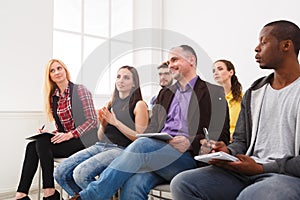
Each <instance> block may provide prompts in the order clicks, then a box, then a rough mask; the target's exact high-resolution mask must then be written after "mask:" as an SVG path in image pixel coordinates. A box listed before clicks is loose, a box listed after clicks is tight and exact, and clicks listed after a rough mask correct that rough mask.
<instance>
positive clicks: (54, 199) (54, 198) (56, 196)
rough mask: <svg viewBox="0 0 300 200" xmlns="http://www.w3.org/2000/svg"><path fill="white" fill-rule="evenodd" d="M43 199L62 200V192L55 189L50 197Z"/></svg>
mask: <svg viewBox="0 0 300 200" xmlns="http://www.w3.org/2000/svg"><path fill="white" fill-rule="evenodd" d="M43 200H60V194H59V192H58V191H57V190H55V192H54V194H53V195H51V196H49V197H43ZM62 200H63V199H62Z"/></svg>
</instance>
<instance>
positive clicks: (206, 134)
mask: <svg viewBox="0 0 300 200" xmlns="http://www.w3.org/2000/svg"><path fill="white" fill-rule="evenodd" d="M203 132H204V135H205V139H206V140H207V144H208V145H209V152H211V150H212V147H211V145H210V139H209V136H208V131H207V129H206V128H205V127H204V128H203Z"/></svg>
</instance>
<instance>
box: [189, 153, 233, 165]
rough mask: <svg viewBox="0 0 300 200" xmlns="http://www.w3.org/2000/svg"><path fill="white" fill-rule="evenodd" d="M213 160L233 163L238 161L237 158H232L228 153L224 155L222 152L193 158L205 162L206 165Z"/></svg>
mask: <svg viewBox="0 0 300 200" xmlns="http://www.w3.org/2000/svg"><path fill="white" fill-rule="evenodd" d="M213 158H215V159H220V160H228V161H233V162H234V161H238V160H239V159H238V158H237V157H234V156H232V155H230V154H228V153H225V152H223V151H219V152H214V153H209V154H204V155H199V156H195V157H194V159H195V160H198V161H201V162H205V163H208V162H209V161H210V160H211V159H213Z"/></svg>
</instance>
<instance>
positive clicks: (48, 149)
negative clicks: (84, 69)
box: [15, 59, 97, 200]
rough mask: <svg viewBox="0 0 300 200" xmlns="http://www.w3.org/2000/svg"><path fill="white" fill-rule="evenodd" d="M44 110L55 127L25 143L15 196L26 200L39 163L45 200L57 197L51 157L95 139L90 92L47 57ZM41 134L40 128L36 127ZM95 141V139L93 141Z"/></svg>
mask: <svg viewBox="0 0 300 200" xmlns="http://www.w3.org/2000/svg"><path fill="white" fill-rule="evenodd" d="M44 92H45V110H46V114H47V116H48V118H49V120H50V121H53V120H54V121H55V125H56V128H57V130H55V131H52V133H54V136H53V137H49V136H47V135H44V137H40V138H39V139H37V140H35V141H32V142H30V143H28V144H27V147H26V153H25V158H24V162H23V168H22V174H21V178H20V182H19V185H18V189H17V193H16V196H15V198H16V199H22V200H28V199H30V198H29V197H28V192H29V189H30V185H31V183H32V179H33V177H34V174H35V172H36V170H37V167H38V163H39V162H40V164H41V168H42V179H43V189H44V198H43V199H45V200H58V199H59V197H60V194H59V192H58V191H56V190H55V188H54V178H53V168H54V166H53V158H62V157H69V156H70V155H72V154H73V153H75V152H77V151H79V150H82V149H84V148H85V145H87V143H88V142H89V143H90V142H91V141H87V140H89V139H90V140H93V139H96V138H97V135H96V132H97V115H96V111H95V109H94V104H93V100H92V94H91V93H90V92H89V91H88V90H87V89H86V88H85V87H84V86H83V85H77V84H74V83H72V82H71V81H70V73H69V71H68V69H67V67H66V65H65V64H64V63H63V62H62V61H60V60H57V59H51V60H50V61H49V62H48V64H47V66H46V71H45V91H44ZM39 131H40V132H41V134H43V133H42V132H43V130H42V129H40V130H39ZM93 142H95V141H93Z"/></svg>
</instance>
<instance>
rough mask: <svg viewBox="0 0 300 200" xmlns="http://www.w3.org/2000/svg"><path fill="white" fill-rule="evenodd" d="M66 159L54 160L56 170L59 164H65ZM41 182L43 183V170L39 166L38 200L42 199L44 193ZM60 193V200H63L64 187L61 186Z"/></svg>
mask: <svg viewBox="0 0 300 200" xmlns="http://www.w3.org/2000/svg"><path fill="white" fill-rule="evenodd" d="M65 159H66V158H54V168H55V167H57V166H58V165H59V163H61V162H63V161H64V160H65ZM41 182H42V168H41V166H39V169H38V200H40V199H41V193H42V188H41ZM59 192H60V200H62V196H63V189H62V187H60V186H59Z"/></svg>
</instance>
